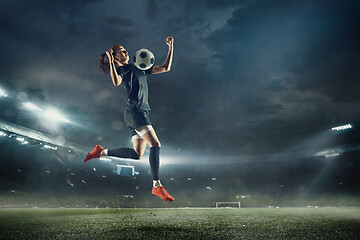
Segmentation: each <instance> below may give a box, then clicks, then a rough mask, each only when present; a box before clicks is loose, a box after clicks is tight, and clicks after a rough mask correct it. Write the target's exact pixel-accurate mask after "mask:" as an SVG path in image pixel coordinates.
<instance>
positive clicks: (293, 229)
mask: <svg viewBox="0 0 360 240" xmlns="http://www.w3.org/2000/svg"><path fill="white" fill-rule="evenodd" d="M0 239H67V240H68V239H132V240H133V239H360V208H356V207H352V208H345V207H344V208H278V209H274V208H270V209H268V208H241V209H0Z"/></svg>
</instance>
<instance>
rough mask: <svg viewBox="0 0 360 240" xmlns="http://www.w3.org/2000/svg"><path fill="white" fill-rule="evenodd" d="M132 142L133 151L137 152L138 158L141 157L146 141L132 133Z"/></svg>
mask: <svg viewBox="0 0 360 240" xmlns="http://www.w3.org/2000/svg"><path fill="white" fill-rule="evenodd" d="M132 142H133V146H134V150H135V152H136V153H137V154H138V156H139V158H141V157H142V156H143V155H144V152H145V148H146V144H147V142H146V141H145V139H143V138H141V137H140V136H139V135H134V136H133V137H132Z"/></svg>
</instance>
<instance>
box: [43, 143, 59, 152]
mask: <svg viewBox="0 0 360 240" xmlns="http://www.w3.org/2000/svg"><path fill="white" fill-rule="evenodd" d="M44 148H46V149H51V150H54V151H56V150H57V147H53V146H50V145H47V144H45V145H44Z"/></svg>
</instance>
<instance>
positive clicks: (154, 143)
mask: <svg viewBox="0 0 360 240" xmlns="http://www.w3.org/2000/svg"><path fill="white" fill-rule="evenodd" d="M151 147H158V148H159V147H161V143H160V142H153V143H152V144H151Z"/></svg>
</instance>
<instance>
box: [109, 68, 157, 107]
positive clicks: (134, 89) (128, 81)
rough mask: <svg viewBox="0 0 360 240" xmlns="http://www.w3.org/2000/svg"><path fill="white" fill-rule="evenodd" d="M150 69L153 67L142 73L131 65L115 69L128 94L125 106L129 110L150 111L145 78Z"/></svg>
mask: <svg viewBox="0 0 360 240" xmlns="http://www.w3.org/2000/svg"><path fill="white" fill-rule="evenodd" d="M152 68H153V67H151V68H149V69H148V70H145V71H143V70H140V69H138V68H137V67H135V65H134V64H132V63H129V64H126V65H124V66H119V67H117V68H116V71H117V73H118V74H119V75H120V76H121V78H122V82H123V83H124V87H125V90H126V92H127V94H128V102H127V106H128V107H129V108H136V109H139V110H141V111H148V110H150V106H149V102H148V84H147V77H146V76H147V75H149V74H151V71H152Z"/></svg>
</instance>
